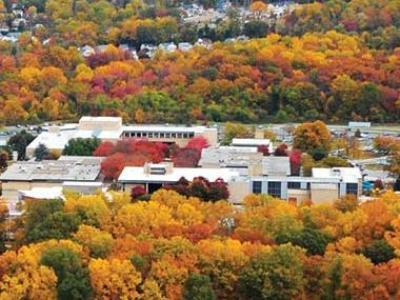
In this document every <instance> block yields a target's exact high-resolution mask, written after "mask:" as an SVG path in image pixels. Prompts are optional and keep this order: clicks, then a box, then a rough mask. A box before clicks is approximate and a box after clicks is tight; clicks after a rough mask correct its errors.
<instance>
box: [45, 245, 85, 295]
mask: <svg viewBox="0 0 400 300" xmlns="http://www.w3.org/2000/svg"><path fill="white" fill-rule="evenodd" d="M40 262H41V264H42V265H45V266H48V267H51V268H53V270H54V272H55V273H56V275H57V279H58V280H57V294H58V298H59V299H60V300H74V299H76V300H78V299H79V300H84V299H90V297H91V294H92V288H91V285H90V279H89V272H88V270H87V269H86V268H84V267H83V266H82V262H81V259H80V257H79V255H78V254H77V253H75V252H73V251H72V250H69V249H65V248H52V249H48V250H47V251H45V252H44V253H43V255H42V258H41V261H40Z"/></svg>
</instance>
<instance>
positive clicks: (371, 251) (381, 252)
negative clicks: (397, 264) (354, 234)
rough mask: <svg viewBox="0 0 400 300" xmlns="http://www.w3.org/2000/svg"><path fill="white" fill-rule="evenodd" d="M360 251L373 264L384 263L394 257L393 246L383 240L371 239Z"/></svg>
mask: <svg viewBox="0 0 400 300" xmlns="http://www.w3.org/2000/svg"><path fill="white" fill-rule="evenodd" d="M362 253H363V254H364V256H365V257H367V258H369V259H370V260H371V261H372V262H373V263H374V264H380V263H385V262H388V261H389V260H391V259H393V258H395V257H396V255H395V253H394V248H393V247H392V246H391V245H389V244H388V242H386V241H385V240H375V241H373V242H372V243H371V244H369V245H368V246H366V247H365V248H364V249H363V251H362Z"/></svg>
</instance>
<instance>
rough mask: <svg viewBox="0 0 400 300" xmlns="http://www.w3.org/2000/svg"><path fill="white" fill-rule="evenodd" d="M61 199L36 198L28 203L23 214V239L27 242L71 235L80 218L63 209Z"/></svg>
mask: <svg viewBox="0 0 400 300" xmlns="http://www.w3.org/2000/svg"><path fill="white" fill-rule="evenodd" d="M63 207H64V205H63V202H62V201H61V200H38V201H33V202H30V203H28V205H27V208H26V212H25V214H24V216H23V219H24V224H25V239H26V240H27V241H28V242H35V241H42V240H46V239H51V238H54V239H63V238H69V237H71V234H72V233H74V232H75V231H76V230H77V229H78V227H79V225H80V223H81V219H80V218H79V216H78V215H76V214H73V213H65V212H64V211H63Z"/></svg>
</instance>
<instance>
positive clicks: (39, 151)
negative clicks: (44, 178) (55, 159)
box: [35, 144, 50, 161]
mask: <svg viewBox="0 0 400 300" xmlns="http://www.w3.org/2000/svg"><path fill="white" fill-rule="evenodd" d="M49 153H50V152H49V149H48V148H47V147H46V145H44V144H39V146H38V147H37V148H36V149H35V158H36V160H37V161H41V160H43V159H45V158H46V157H47V156H48V155H49Z"/></svg>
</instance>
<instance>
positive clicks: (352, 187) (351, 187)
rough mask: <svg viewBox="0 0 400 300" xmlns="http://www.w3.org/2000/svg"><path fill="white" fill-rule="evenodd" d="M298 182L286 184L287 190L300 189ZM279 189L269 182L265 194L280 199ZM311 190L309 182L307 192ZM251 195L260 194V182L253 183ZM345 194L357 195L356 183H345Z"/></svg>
mask: <svg viewBox="0 0 400 300" xmlns="http://www.w3.org/2000/svg"><path fill="white" fill-rule="evenodd" d="M300 188H301V183H300V182H295V181H293V182H288V189H300ZM281 189H282V183H281V182H278V181H271V182H268V183H267V192H268V194H269V195H272V196H275V197H281ZM310 189H311V184H310V182H307V190H310ZM252 190H253V194H261V193H262V181H253V187H252ZM346 194H353V195H357V194H358V184H357V183H347V184H346Z"/></svg>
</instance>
